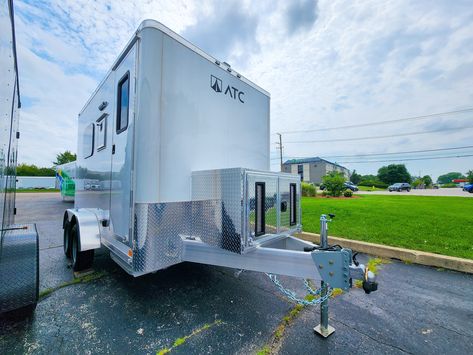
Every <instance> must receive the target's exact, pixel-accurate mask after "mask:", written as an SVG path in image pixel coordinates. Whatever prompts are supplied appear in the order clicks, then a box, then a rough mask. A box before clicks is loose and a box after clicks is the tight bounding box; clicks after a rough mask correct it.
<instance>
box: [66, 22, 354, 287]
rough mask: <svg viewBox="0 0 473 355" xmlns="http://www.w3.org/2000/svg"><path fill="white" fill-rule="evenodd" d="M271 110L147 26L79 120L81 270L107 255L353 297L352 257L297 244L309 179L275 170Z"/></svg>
mask: <svg viewBox="0 0 473 355" xmlns="http://www.w3.org/2000/svg"><path fill="white" fill-rule="evenodd" d="M269 109H270V96H269V94H268V93H267V92H266V91H265V90H263V89H262V88H260V87H258V86H257V85H255V84H254V83H252V82H250V81H249V80H247V79H245V78H244V77H243V76H241V75H240V74H238V73H236V72H235V71H234V70H233V69H232V68H231V67H230V66H229V65H227V64H226V63H221V62H220V61H218V60H216V59H215V58H213V57H211V56H209V55H208V54H206V53H204V52H203V51H202V50H200V49H199V48H197V47H195V46H194V45H192V44H191V43H189V42H188V41H186V40H185V39H183V38H182V37H180V36H179V35H177V34H176V33H174V32H172V31H171V30H169V29H168V28H166V27H165V26H163V25H161V24H160V23H158V22H156V21H152V20H146V21H144V22H143V23H142V24H141V25H140V27H139V28H138V30H137V31H136V33H135V34H134V36H133V38H132V39H131V40H130V42H129V43H128V45H127V46H126V48H125V50H124V51H123V52H122V53H121V54H120V56H119V57H118V59H117V60H116V62H115V63H114V65H113V67H112V69H111V70H110V72H109V73H108V74H107V76H106V77H105V79H104V80H103V81H102V83H101V84H100V85H99V87H98V89H97V90H96V91H95V93H94V94H93V95H92V97H91V98H90V99H89V101H88V102H87V103H86V105H85V107H84V108H83V109H82V111H81V112H80V114H79V124H78V150H77V152H78V154H77V170H76V174H77V178H76V180H75V183H76V196H75V208H74V209H69V210H67V211H66V213H65V215H64V249H65V253H66V255H68V256H72V259H73V267H74V269H75V270H81V269H84V268H88V267H90V266H91V263H92V259H93V254H94V249H97V248H99V247H101V246H105V247H106V248H108V249H109V250H110V254H111V257H112V258H113V260H114V261H116V262H117V263H118V264H119V265H120V266H121V267H122V268H123V269H125V270H126V271H127V272H128V273H130V274H131V275H134V276H139V275H142V274H146V273H149V272H153V271H156V270H159V269H163V268H166V267H168V266H170V265H174V264H177V263H180V262H183V261H191V262H198V263H205V264H211V265H222V266H228V267H234V268H239V269H248V270H255V271H263V272H268V273H275V274H283V275H291V276H297V277H304V278H311V279H315V280H325V281H327V282H328V283H329V284H330V285H331V286H333V287H340V288H343V289H347V288H348V287H349V285H350V278H351V277H352V276H353V275H350V271H349V270H350V264H351V251H349V250H347V249H342V250H322V249H320V248H316V247H314V245H313V244H311V243H308V242H305V241H302V240H299V239H297V238H295V237H293V236H292V235H293V234H294V233H295V232H297V231H300V230H301V207H300V196H301V187H300V177H299V176H298V175H291V174H286V173H273V172H269V167H270V166H269V165H270V163H269V162H270V128H269V125H270V114H269ZM304 249H306V250H308V251H304ZM316 265H317V266H316Z"/></svg>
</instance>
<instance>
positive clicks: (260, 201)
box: [255, 182, 266, 237]
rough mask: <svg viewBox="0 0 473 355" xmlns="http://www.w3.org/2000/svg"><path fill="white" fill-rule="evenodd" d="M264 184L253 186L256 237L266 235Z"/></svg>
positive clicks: (259, 183) (258, 183)
mask: <svg viewBox="0 0 473 355" xmlns="http://www.w3.org/2000/svg"><path fill="white" fill-rule="evenodd" d="M265 201H266V193H265V183H264V182H257V183H256V184H255V236H256V237H258V236H260V235H263V234H265V233H266V224H265Z"/></svg>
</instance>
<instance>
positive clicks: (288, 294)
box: [266, 273, 333, 306]
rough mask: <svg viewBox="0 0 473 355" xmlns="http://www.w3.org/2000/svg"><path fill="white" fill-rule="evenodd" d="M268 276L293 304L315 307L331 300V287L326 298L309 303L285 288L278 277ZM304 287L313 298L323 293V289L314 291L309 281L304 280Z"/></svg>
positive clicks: (315, 299)
mask: <svg viewBox="0 0 473 355" xmlns="http://www.w3.org/2000/svg"><path fill="white" fill-rule="evenodd" d="M266 275H268V277H269V278H270V279H271V281H272V282H273V283H274V284H275V285H276V286H277V287H278V288H279V290H280V291H281V292H282V293H283V294H284V295H286V297H287V298H289V299H290V300H291V301H293V302H296V303H298V304H301V305H303V306H314V305H318V304H321V303H322V302H324V301H326V300H328V299H329V298H330V296H332V292H333V290H332V288H331V287H328V289H327V294H326V295H325V296H324V297H319V298H314V299H313V300H312V301H308V300H306V299H303V298H298V297H297V295H296V293H295V292H294V291H291V290H288V289H287V288H285V287H284V286H283V285H282V284H281V282H279V280H278V278H277V276H276V275H273V274H268V273H267V274H266ZM304 285H305V287H306V289H307V291H308V292H309V293H310V294H311V295H313V296H320V293H321V292H322V287H321V288H318V289H317V290H314V289H313V288H312V287H311V286H310V284H309V281H307V280H304Z"/></svg>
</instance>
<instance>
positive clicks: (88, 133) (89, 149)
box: [82, 123, 95, 158]
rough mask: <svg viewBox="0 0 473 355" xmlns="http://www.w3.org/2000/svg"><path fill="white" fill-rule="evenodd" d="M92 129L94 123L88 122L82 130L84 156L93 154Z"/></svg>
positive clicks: (87, 156)
mask: <svg viewBox="0 0 473 355" xmlns="http://www.w3.org/2000/svg"><path fill="white" fill-rule="evenodd" d="M94 129H95V124H94V123H91V124H89V125H88V126H87V127H86V128H85V130H84V136H83V138H82V139H83V144H82V147H83V148H84V158H89V157H91V156H92V154H94Z"/></svg>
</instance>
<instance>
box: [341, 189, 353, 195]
mask: <svg viewBox="0 0 473 355" xmlns="http://www.w3.org/2000/svg"><path fill="white" fill-rule="evenodd" d="M343 196H345V197H352V196H353V192H352V191H351V190H345V192H344V193H343Z"/></svg>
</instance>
